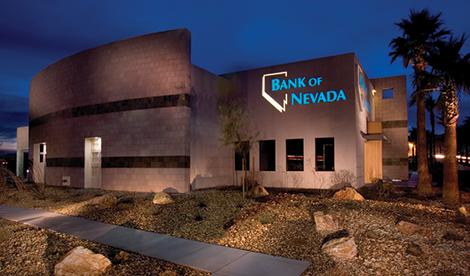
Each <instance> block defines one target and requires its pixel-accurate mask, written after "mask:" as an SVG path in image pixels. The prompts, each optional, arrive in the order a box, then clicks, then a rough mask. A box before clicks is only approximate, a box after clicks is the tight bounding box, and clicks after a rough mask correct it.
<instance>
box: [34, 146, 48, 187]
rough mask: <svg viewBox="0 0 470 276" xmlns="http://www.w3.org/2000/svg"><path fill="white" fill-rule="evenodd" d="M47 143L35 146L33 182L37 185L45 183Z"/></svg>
mask: <svg viewBox="0 0 470 276" xmlns="http://www.w3.org/2000/svg"><path fill="white" fill-rule="evenodd" d="M46 155H47V149H46V143H38V144H34V158H33V168H32V169H33V172H32V173H33V181H34V182H36V183H45V180H46V177H45V172H46Z"/></svg>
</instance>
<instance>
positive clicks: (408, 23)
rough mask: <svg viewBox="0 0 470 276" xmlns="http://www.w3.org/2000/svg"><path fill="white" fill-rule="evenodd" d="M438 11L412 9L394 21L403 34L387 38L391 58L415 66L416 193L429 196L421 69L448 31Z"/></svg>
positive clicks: (424, 84)
mask: <svg viewBox="0 0 470 276" xmlns="http://www.w3.org/2000/svg"><path fill="white" fill-rule="evenodd" d="M440 17H441V14H440V13H438V14H435V15H432V14H430V12H429V11H428V10H426V9H424V10H421V11H413V10H412V11H411V12H410V15H409V18H408V19H402V20H401V21H400V22H398V23H396V25H397V26H398V27H399V28H400V30H401V32H402V34H401V36H398V37H396V38H394V39H393V40H392V41H391V42H390V47H391V48H392V51H391V52H390V53H389V55H390V57H391V58H392V62H394V61H395V60H396V59H397V58H399V57H401V58H402V59H403V65H404V66H405V67H408V66H409V65H411V66H412V67H413V70H414V76H413V79H414V81H413V84H414V86H415V93H416V105H417V129H418V141H417V144H416V151H417V157H418V176H419V178H418V194H419V195H421V196H429V195H431V194H432V186H431V176H430V174H429V168H428V158H427V157H428V156H427V147H426V111H425V104H424V95H425V92H426V91H428V90H427V89H428V88H429V87H428V84H427V83H426V82H425V81H424V72H425V70H426V68H427V62H426V56H427V55H428V54H429V53H430V51H431V49H432V48H433V47H434V45H435V43H436V41H439V40H441V39H443V38H444V37H446V36H447V35H449V34H450V32H449V31H448V30H446V29H444V28H443V27H442V24H443V23H442V21H441V19H440Z"/></svg>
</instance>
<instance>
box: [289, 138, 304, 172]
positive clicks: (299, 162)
mask: <svg viewBox="0 0 470 276" xmlns="http://www.w3.org/2000/svg"><path fill="white" fill-rule="evenodd" d="M286 160H287V170H288V171H303V170H304V140H303V139H288V140H286Z"/></svg>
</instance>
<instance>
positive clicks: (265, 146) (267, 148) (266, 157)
mask: <svg viewBox="0 0 470 276" xmlns="http://www.w3.org/2000/svg"><path fill="white" fill-rule="evenodd" d="M259 170H260V171H275V170H276V140H264V141H259Z"/></svg>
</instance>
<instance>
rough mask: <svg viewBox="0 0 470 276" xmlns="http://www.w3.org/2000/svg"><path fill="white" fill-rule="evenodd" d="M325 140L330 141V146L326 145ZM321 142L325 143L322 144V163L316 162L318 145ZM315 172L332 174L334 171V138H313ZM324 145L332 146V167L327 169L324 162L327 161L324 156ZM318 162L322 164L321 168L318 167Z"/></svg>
mask: <svg viewBox="0 0 470 276" xmlns="http://www.w3.org/2000/svg"><path fill="white" fill-rule="evenodd" d="M327 139H331V141H332V143H331V144H327V142H326V140H327ZM321 140H323V141H325V142H323V155H322V157H323V161H319V160H318V157H319V155H318V153H319V152H318V148H319V147H318V143H320V141H321ZM314 142H315V171H318V172H334V171H335V170H336V166H335V164H336V160H335V138H334V137H317V138H315V141H314ZM325 145H332V146H333V147H332V159H333V160H332V162H331V163H332V167H331V168H330V167H328V168H326V163H327V162H326V160H327V157H326V154H325V151H326V150H325ZM319 162H322V166H323V168H321V166H320V165H319Z"/></svg>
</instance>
